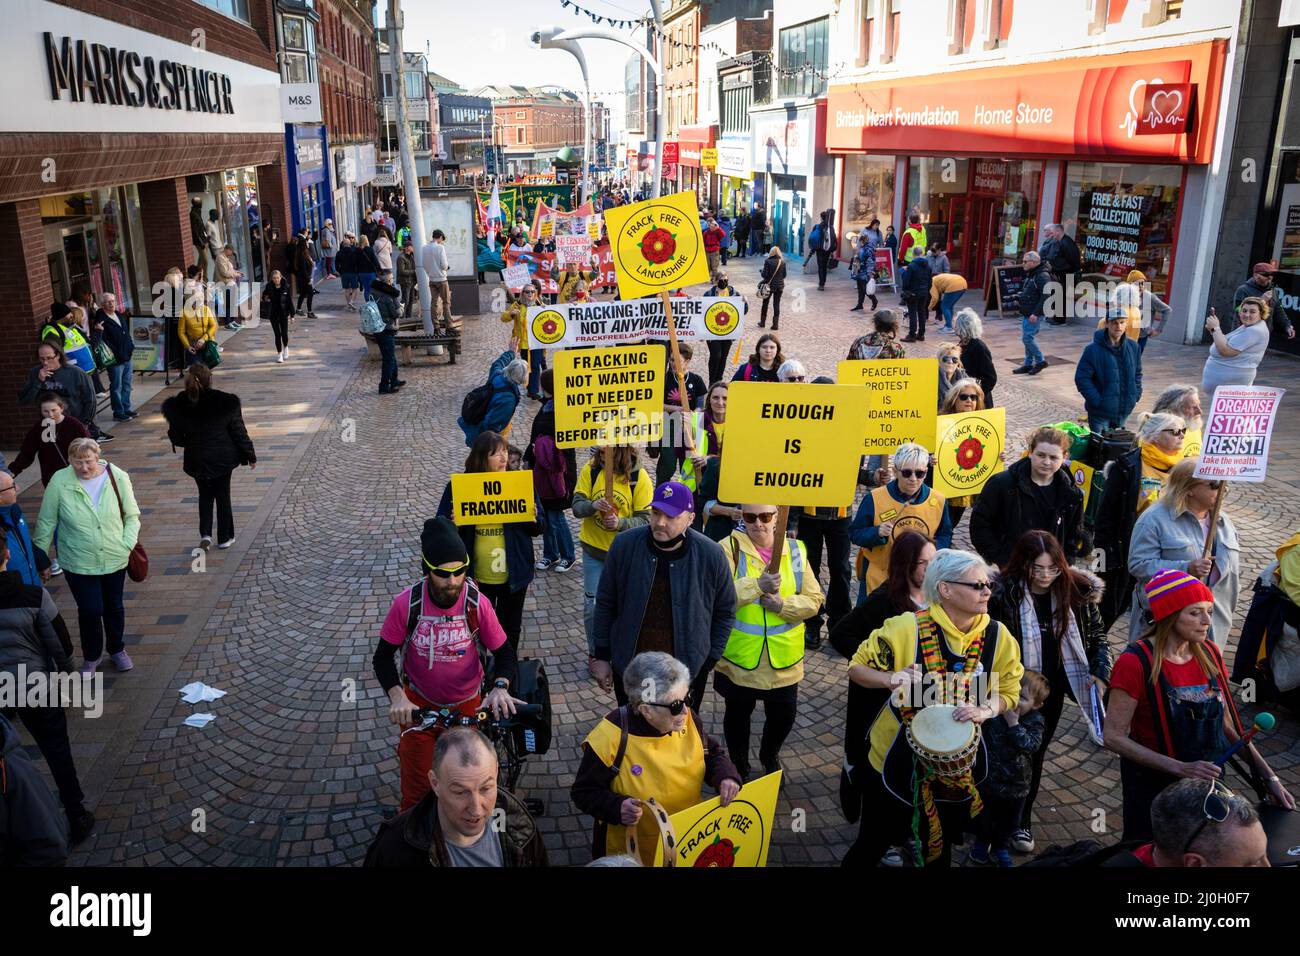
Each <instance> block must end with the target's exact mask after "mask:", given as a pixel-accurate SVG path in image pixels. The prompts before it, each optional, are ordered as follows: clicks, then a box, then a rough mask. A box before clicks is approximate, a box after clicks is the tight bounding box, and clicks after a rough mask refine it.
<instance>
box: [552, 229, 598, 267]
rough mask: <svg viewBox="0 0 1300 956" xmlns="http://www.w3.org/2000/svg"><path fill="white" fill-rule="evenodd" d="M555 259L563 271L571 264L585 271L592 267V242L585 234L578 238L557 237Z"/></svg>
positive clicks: (577, 236)
mask: <svg viewBox="0 0 1300 956" xmlns="http://www.w3.org/2000/svg"><path fill="white" fill-rule="evenodd" d="M555 258H556V261H558V262H559V264H560V268H561V269H563V268H564V267H565V266H567V265H568V264H569V263H570V262H575V263H577V264H578V266H579V267H580V268H583V269H585V268H587V267H588V266H589V265H591V240H590V239H589V238H587V234H586V233H585V232H584V233H580V234H579V235H576V236H556V237H555Z"/></svg>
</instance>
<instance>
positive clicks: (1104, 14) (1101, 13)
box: [1087, 0, 1124, 36]
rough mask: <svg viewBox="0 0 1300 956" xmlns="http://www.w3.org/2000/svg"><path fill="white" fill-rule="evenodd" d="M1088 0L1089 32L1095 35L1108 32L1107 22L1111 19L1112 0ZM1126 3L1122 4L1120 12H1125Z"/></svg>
mask: <svg viewBox="0 0 1300 956" xmlns="http://www.w3.org/2000/svg"><path fill="white" fill-rule="evenodd" d="M1087 2H1088V33H1089V34H1090V35H1093V36H1095V35H1096V34H1098V33H1105V32H1106V24H1107V22H1109V21H1110V0H1087ZM1123 8H1124V5H1123V4H1121V5H1120V13H1121V14H1122V13H1123Z"/></svg>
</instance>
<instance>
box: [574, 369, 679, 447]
mask: <svg viewBox="0 0 1300 956" xmlns="http://www.w3.org/2000/svg"><path fill="white" fill-rule="evenodd" d="M666 367H667V352H666V350H665V349H664V347H663V346H662V345H622V346H617V347H615V348H603V349H565V350H564V351H561V352H556V353H555V358H554V368H555V372H554V374H555V447H556V448H589V447H591V446H593V445H636V444H640V443H641V442H649V441H657V440H658V439H659V438H660V436H661V435H662V434H663V417H664V374H665V369H666Z"/></svg>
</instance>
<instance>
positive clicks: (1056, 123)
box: [825, 40, 1225, 296]
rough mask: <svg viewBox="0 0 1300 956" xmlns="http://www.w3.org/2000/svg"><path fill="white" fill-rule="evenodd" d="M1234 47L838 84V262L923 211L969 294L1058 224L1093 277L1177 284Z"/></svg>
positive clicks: (834, 127)
mask: <svg viewBox="0 0 1300 956" xmlns="http://www.w3.org/2000/svg"><path fill="white" fill-rule="evenodd" d="M1224 57H1225V44H1224V42H1223V41H1218V40H1216V41H1212V42H1206V43H1198V44H1189V45H1186V46H1181V47H1171V48H1163V49H1159V50H1146V51H1139V52H1132V53H1123V54H1115V55H1110V56H1100V57H1089V58H1076V59H1066V60H1059V61H1054V62H1049V63H1032V64H1019V65H1015V66H1006V67H995V68H987V69H976V70H968V71H964V72H963V73H962V74H961V75H960V77H959V78H956V81H955V78H954V76H953V75H951V74H948V75H944V76H923V77H911V78H903V79H894V80H890V81H887V82H874V83H857V84H852V85H841V86H833V87H831V89H830V91H829V94H828V102H827V122H826V127H825V128H826V148H827V150H828V151H829V152H830V153H832V154H834V155H836V156H837V157H839V161H840V163H841V177H840V181H841V184H842V189H841V193H840V202H839V208H840V209H841V210H842V214H841V230H840V232H841V236H842V238H843V246H842V248H841V250H840V252H841V254H842V255H848V254H850V249H849V244H850V243H851V242H852V238H853V237H854V236H855V235H856V234H857V232H858V231H859V230H860V229H862V228H865V226H866V225H867V224H868V223H869V222H870V220H871V219H873V218H878V219H880V221H881V227H880V228H881V231H882V233H883V232H885V230H886V228H887V227H888V226H890V225H892V226H893V227H894V230H895V232H896V233H898V234H900V235H901V233H902V231H903V229H904V228H906V226H907V217H908V214H909V213H911V212H917V213H919V214H920V216H921V218H922V221H923V222H924V223H925V225H926V230H927V239H928V241H929V242H930V243H931V244H935V243H938V244H940V245H942V246H943V248H944V249H945V251H946V252H947V254H948V257H949V259H950V261H951V264H952V269H953V271H954V272H959V273H961V274H962V275H964V276H965V277H966V278H967V281H968V282H969V283H970V285H971V287H972V288H975V287H985V286H986V283H987V282H988V280H989V277H990V274H991V273H990V270H991V269H992V268H993V267H994V266H997V265H1001V264H1004V263H1009V262H1018V261H1019V260H1020V258H1021V256H1022V255H1023V254H1024V252H1025V251H1027V250H1030V249H1037V248H1038V246H1039V245H1040V244H1041V242H1042V227H1043V225H1045V224H1046V223H1048V222H1060V223H1061V224H1062V225H1063V226H1064V227H1065V230H1066V232H1067V233H1068V234H1069V235H1070V236H1072V237H1073V238H1074V239H1075V241H1076V242H1077V243H1078V245H1079V248H1080V251H1081V253H1082V255H1083V272H1084V274H1085V278H1093V279H1102V278H1105V279H1119V280H1122V279H1123V278H1124V277H1125V276H1126V275H1127V274H1128V272H1129V271H1130V270H1131V269H1140V270H1142V271H1143V272H1144V273H1146V274H1147V277H1148V278H1149V279H1150V280H1151V283H1152V287H1153V289H1154V291H1155V292H1156V293H1157V294H1160V295H1162V296H1168V294H1169V292H1170V290H1171V288H1172V279H1173V270H1174V260H1175V258H1176V249H1177V245H1178V231H1179V226H1180V218H1181V215H1182V209H1183V197H1184V192H1185V187H1186V183H1187V173H1188V170H1189V168H1192V167H1195V166H1206V165H1207V164H1208V163H1209V162H1210V158H1211V155H1212V149H1213V145H1214V131H1215V128H1216V124H1217V121H1218V112H1219V105H1220V98H1221V89H1222V76H1223V64H1224Z"/></svg>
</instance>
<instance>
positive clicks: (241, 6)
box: [196, 0, 251, 23]
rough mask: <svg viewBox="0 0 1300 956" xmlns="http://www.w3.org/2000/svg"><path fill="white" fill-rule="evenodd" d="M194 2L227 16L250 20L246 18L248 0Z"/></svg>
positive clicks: (203, 0) (201, 0)
mask: <svg viewBox="0 0 1300 956" xmlns="http://www.w3.org/2000/svg"><path fill="white" fill-rule="evenodd" d="M196 2H198V3H201V4H203V6H205V7H211V8H212V9H213V10H216V11H218V12H220V13H224V14H225V15H226V16H228V17H234V18H235V19H236V20H243V21H244V22H245V23H250V22H251V21H250V20H249V19H248V0H196Z"/></svg>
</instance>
